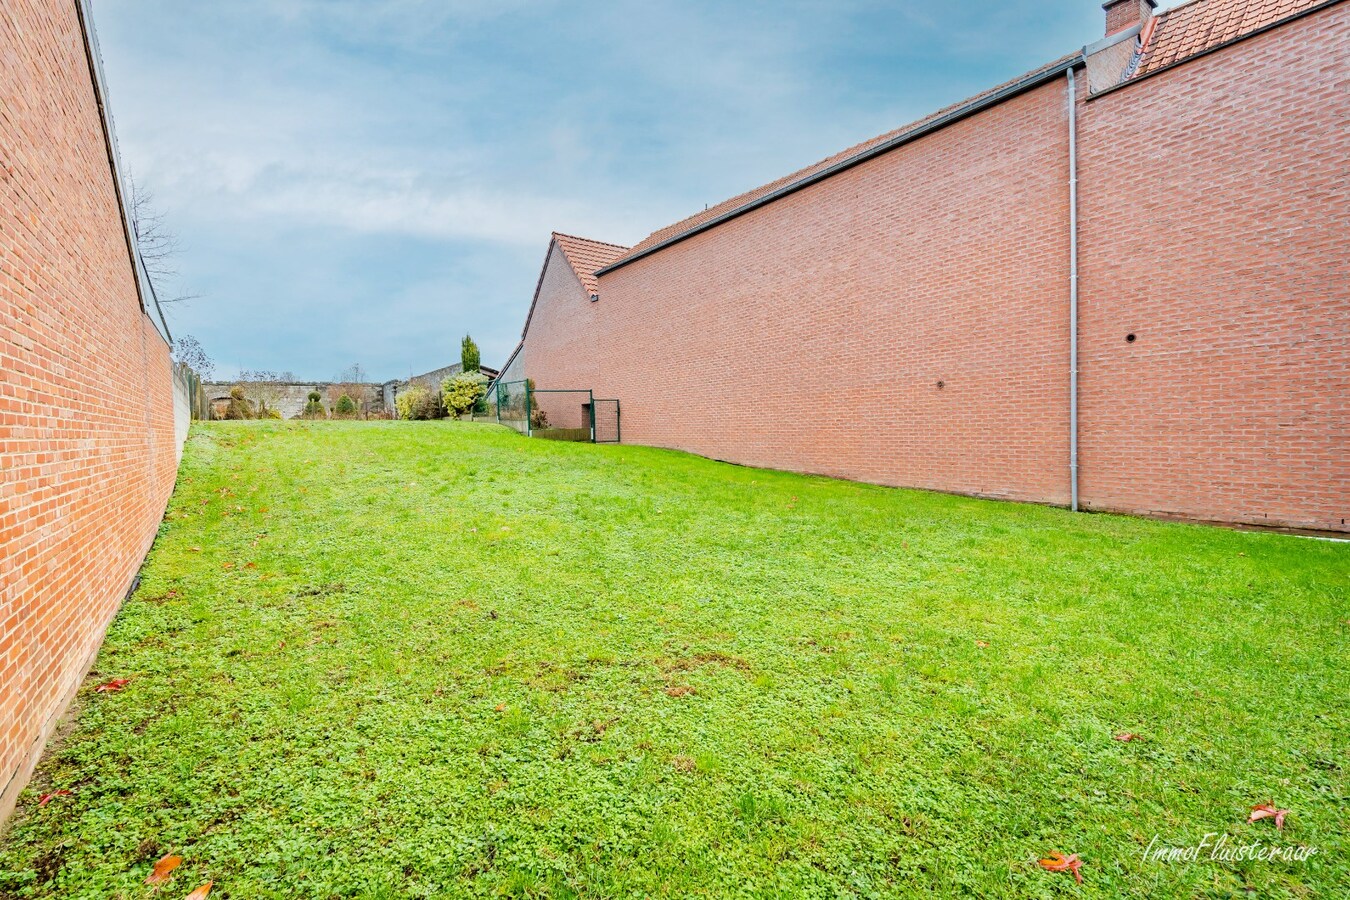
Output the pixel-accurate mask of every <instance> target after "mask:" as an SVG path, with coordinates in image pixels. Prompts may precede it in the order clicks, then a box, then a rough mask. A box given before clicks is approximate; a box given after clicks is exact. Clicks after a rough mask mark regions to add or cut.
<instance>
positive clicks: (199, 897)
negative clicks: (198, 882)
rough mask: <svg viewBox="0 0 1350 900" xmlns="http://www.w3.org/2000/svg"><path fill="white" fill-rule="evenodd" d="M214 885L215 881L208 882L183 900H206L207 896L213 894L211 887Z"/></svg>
mask: <svg viewBox="0 0 1350 900" xmlns="http://www.w3.org/2000/svg"><path fill="white" fill-rule="evenodd" d="M213 884H215V882H214V881H208V882H207V883H206V884H204V885H202V886H201V887H199V888H197V889H196V890H195V891H193V892H192V893H190V894H188V895H187V896H186V897H184V898H183V900H206V897H207V895H208V894H210V893H211V885H213Z"/></svg>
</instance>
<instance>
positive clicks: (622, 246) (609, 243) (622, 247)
mask: <svg viewBox="0 0 1350 900" xmlns="http://www.w3.org/2000/svg"><path fill="white" fill-rule="evenodd" d="M553 236H554V237H565V238H571V239H572V240H574V241H586V242H587V243H588V244H603V245H604V246H606V247H615V248H617V249H619V250H629V249H631V248H630V247H629V246H628V245H626V244H616V243H614V242H613V241H602V240H598V239H596V238H588V237H582V236H581V235H579V234H568V233H567V232H565V231H555V232H553Z"/></svg>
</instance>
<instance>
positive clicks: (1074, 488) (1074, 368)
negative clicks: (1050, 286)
mask: <svg viewBox="0 0 1350 900" xmlns="http://www.w3.org/2000/svg"><path fill="white" fill-rule="evenodd" d="M1066 74H1067V75H1068V78H1069V494H1070V497H1071V501H1070V505H1069V508H1070V509H1072V510H1073V511H1074V512H1078V102H1077V100H1078V98H1077V96H1076V93H1077V84H1076V83H1075V80H1074V79H1075V76H1074V67H1072V66H1070V67H1069V70H1068V72H1067V73H1066Z"/></svg>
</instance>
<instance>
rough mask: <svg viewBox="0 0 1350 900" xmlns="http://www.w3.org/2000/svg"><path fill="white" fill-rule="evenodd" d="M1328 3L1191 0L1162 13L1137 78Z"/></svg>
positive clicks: (1294, 0) (1311, 1)
mask: <svg viewBox="0 0 1350 900" xmlns="http://www.w3.org/2000/svg"><path fill="white" fill-rule="evenodd" d="M1323 2H1325V0H1191V2H1190V3H1186V4H1183V5H1181V6H1176V7H1173V8H1172V9H1169V10H1165V11H1163V12H1160V13H1158V17H1157V18H1158V24H1157V25H1155V26H1154V28H1153V38H1152V40H1150V41H1149V45H1148V46H1147V47H1145V48H1144V52H1143V55H1142V56H1141V57H1140V59H1139V65H1138V67H1137V68H1136V69H1135V72H1134V75H1133V77H1134V78H1139V77H1141V76H1143V75H1147V74H1148V73H1149V72H1156V71H1157V70H1158V69H1161V68H1162V67H1164V66H1169V65H1171V64H1172V63H1175V62H1178V61H1180V60H1183V59H1186V58H1187V57H1190V56H1194V55H1195V54H1197V53H1201V52H1203V51H1205V50H1208V49H1210V48H1211V47H1217V46H1218V45H1219V44H1222V43H1224V42H1226V41H1231V40H1233V39H1234V38H1238V37H1242V36H1243V35H1244V34H1250V33H1251V32H1253V31H1256V30H1257V29H1260V28H1264V27H1265V26H1267V25H1273V24H1274V23H1276V22H1278V21H1280V20H1281V19H1286V18H1288V17H1290V16H1293V15H1297V14H1298V13H1301V12H1304V11H1306V10H1309V9H1312V8H1313V7H1314V6H1319V5H1321V4H1322V3H1323Z"/></svg>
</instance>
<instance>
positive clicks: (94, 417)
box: [0, 0, 177, 819]
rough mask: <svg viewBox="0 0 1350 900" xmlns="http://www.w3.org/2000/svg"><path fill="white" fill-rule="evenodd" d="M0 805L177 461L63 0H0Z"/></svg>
mask: <svg viewBox="0 0 1350 900" xmlns="http://www.w3.org/2000/svg"><path fill="white" fill-rule="evenodd" d="M0 51H3V65H0V473H2V477H0V547H3V553H0V687H2V689H0V819H2V818H3V817H4V815H5V814H6V813H7V812H8V810H9V808H10V807H11V806H12V804H13V801H14V798H15V795H16V794H17V792H18V790H19V789H20V788H21V787H22V786H23V784H24V783H25V782H26V780H27V776H28V773H29V769H30V767H31V765H32V764H33V763H34V762H35V761H36V757H37V754H38V753H39V752H40V750H41V746H42V743H43V741H44V740H45V738H46V736H47V735H48V734H49V733H50V730H51V728H52V727H54V725H55V723H56V719H57V717H58V716H59V714H60V712H61V710H62V709H63V708H64V706H65V704H66V703H67V701H68V700H69V698H70V697H71V696H72V695H73V693H74V691H75V690H76V688H77V687H78V685H79V684H80V681H81V679H82V677H83V676H84V673H85V669H86V667H87V665H88V663H89V662H90V661H91V660H92V658H93V655H94V654H95V653H96V652H97V648H98V645H99V643H100V640H101V638H102V635H103V632H104V629H105V628H106V627H107V624H108V622H109V621H110V619H111V618H112V616H113V614H114V613H115V612H116V610H117V607H118V604H119V603H120V601H121V599H122V597H123V596H124V594H125V592H126V590H127V588H128V586H129V584H130V583H131V580H132V578H133V577H134V575H135V573H136V569H137V567H138V565H139V564H140V562H141V559H142V558H143V556H144V554H145V553H146V551H147V549H148V548H149V545H150V542H151V541H152V540H153V538H154V535H155V532H156V529H157V527H158V524H159V521H160V518H161V515H162V512H163V510H164V506H165V504H166V503H167V500H168V496H169V494H170V492H171V491H172V488H173V481H174V475H175V472H176V469H177V447H176V442H175V440H174V413H173V401H172V391H173V388H172V375H171V370H170V363H169V348H168V346H167V344H166V343H165V341H164V339H163V338H162V337H161V336H160V334H159V332H158V331H156V330H155V328H154V326H153V325H152V324H151V322H150V320H149V319H148V318H146V317H145V315H144V314H143V313H142V311H141V308H140V304H139V301H138V299H137V294H136V288H135V282H134V280H133V274H132V269H131V265H130V262H129V259H128V252H127V246H126V243H125V237H124V234H123V231H122V225H121V221H120V218H119V216H120V214H119V210H118V205H117V197H116V193H115V190H114V184H113V178H112V174H111V169H110V166H109V162H108V155H107V149H106V145H105V143H104V138H103V133H102V126H101V122H100V118H99V113H98V109H97V106H96V103H95V95H94V88H93V83H92V79H91V76H90V71H89V64H88V61H87V58H86V55H85V51H84V44H83V39H82V35H81V31H80V25H79V19H78V17H77V13H76V9H75V5H74V3H72V2H70V0H7V2H6V3H5V4H4V5H3V7H0Z"/></svg>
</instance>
